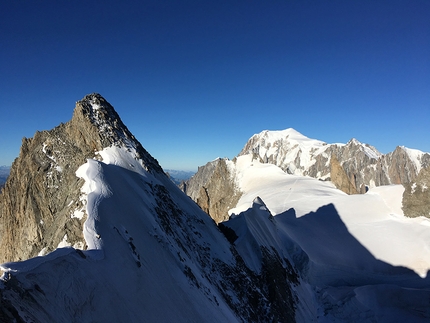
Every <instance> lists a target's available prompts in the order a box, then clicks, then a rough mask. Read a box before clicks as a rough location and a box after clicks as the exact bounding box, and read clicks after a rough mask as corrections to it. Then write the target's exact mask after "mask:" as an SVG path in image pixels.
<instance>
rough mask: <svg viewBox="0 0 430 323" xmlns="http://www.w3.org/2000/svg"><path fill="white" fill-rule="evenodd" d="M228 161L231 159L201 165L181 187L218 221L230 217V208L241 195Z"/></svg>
mask: <svg viewBox="0 0 430 323" xmlns="http://www.w3.org/2000/svg"><path fill="white" fill-rule="evenodd" d="M227 162H231V161H228V160H226V159H217V160H215V161H212V162H209V163H207V164H206V165H205V166H202V167H199V169H198V171H197V173H196V174H195V175H194V176H193V177H192V178H191V179H189V180H188V181H186V182H184V184H183V185H182V187H181V189H182V190H183V191H184V193H186V194H187V195H188V196H190V197H191V198H192V199H193V200H194V201H195V202H196V203H197V204H198V205H199V206H200V207H201V208H202V210H203V211H205V212H206V213H207V214H209V215H210V216H211V218H212V219H213V220H214V221H215V222H216V223H219V222H222V221H225V220H227V219H228V210H229V209H231V208H233V207H234V206H235V205H236V204H237V202H238V201H239V198H240V196H241V192H240V191H239V190H238V189H237V188H236V186H235V180H234V174H231V172H230V171H229V169H228V167H227Z"/></svg>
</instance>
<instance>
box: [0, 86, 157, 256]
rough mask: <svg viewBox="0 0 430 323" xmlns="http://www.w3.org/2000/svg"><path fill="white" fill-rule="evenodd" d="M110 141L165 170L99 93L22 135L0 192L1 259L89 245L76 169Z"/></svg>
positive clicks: (151, 166)
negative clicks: (52, 124)
mask: <svg viewBox="0 0 430 323" xmlns="http://www.w3.org/2000/svg"><path fill="white" fill-rule="evenodd" d="M111 145H117V146H119V145H124V146H126V147H128V148H134V151H135V152H136V156H135V157H136V158H138V159H141V160H142V161H143V163H144V164H145V167H146V168H147V169H148V170H150V171H155V172H162V169H161V167H160V166H159V165H158V163H157V161H156V160H155V159H153V158H152V157H151V156H150V155H149V154H148V153H147V152H146V151H145V149H144V148H143V147H142V146H141V144H140V143H139V142H138V141H137V140H135V138H134V136H133V135H132V134H131V133H130V131H129V130H128V129H127V127H126V126H125V125H124V124H123V122H122V121H121V119H120V117H119V116H118V114H117V113H116V111H115V109H114V108H113V107H112V106H111V105H110V104H109V103H108V102H107V101H106V100H105V99H104V98H103V97H102V96H101V95H99V94H90V95H87V96H85V97H84V98H83V99H82V100H80V101H78V102H76V106H75V109H74V112H73V117H72V119H71V120H70V121H69V122H67V123H64V124H60V125H59V126H58V127H56V128H54V129H52V130H49V131H40V132H36V134H35V135H34V137H33V138H24V139H23V140H22V146H21V150H20V154H19V157H18V158H17V159H16V160H15V161H14V163H13V165H12V168H11V172H10V176H9V178H8V180H7V182H6V183H5V187H4V189H3V191H2V194H1V195H0V232H1V234H0V249H1V250H2V252H1V253H0V262H5V261H16V260H23V259H27V258H30V257H34V256H37V255H44V254H46V253H48V252H50V251H53V250H55V249H56V248H57V247H58V246H75V247H77V248H85V240H84V237H83V235H82V225H83V222H84V221H85V219H86V214H85V206H84V205H83V203H82V200H81V187H82V185H83V181H82V179H79V178H77V177H76V174H75V173H76V170H77V169H78V167H79V166H80V165H82V164H83V163H85V161H86V160H87V158H96V159H97V158H99V156H98V155H97V152H98V151H101V150H103V148H105V147H109V146H111Z"/></svg>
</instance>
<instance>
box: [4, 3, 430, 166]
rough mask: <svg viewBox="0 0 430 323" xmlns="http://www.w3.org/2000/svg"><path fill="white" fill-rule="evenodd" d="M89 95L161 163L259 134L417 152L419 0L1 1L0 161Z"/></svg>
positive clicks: (423, 143) (426, 16)
mask: <svg viewBox="0 0 430 323" xmlns="http://www.w3.org/2000/svg"><path fill="white" fill-rule="evenodd" d="M92 92H98V93H100V94H102V95H103V96H104V97H105V98H106V99H107V100H108V101H109V102H110V103H111V104H112V105H113V106H114V107H115V108H116V110H117V111H118V113H119V114H120V116H121V118H122V120H123V121H124V123H125V124H126V125H127V126H128V128H129V129H130V130H131V132H132V133H133V134H134V135H135V136H136V137H137V139H138V140H139V141H140V142H141V143H142V145H143V146H144V147H145V148H146V149H147V150H148V151H149V152H150V153H151V154H152V155H153V156H154V157H155V158H157V159H158V160H159V162H160V164H161V165H162V166H163V167H164V168H170V169H180V170H196V169H197V166H199V165H203V164H205V163H206V162H207V161H210V160H212V159H215V158H216V157H229V158H233V157H234V156H235V155H237V154H238V153H239V151H240V150H241V149H242V147H243V146H244V145H245V143H246V141H247V140H248V138H249V137H251V136H252V135H253V134H254V133H258V132H260V131H262V130H266V129H268V130H281V129H285V128H289V127H292V128H295V129H296V130H298V131H299V132H301V133H303V134H304V135H306V136H308V137H311V138H316V139H320V140H323V141H326V142H329V143H333V142H344V143H346V142H347V141H348V140H349V139H350V138H352V137H355V138H357V139H358V140H360V141H362V142H365V143H369V144H372V145H374V146H375V147H376V148H377V149H378V150H380V151H381V152H383V153H387V152H389V151H392V150H394V149H395V147H396V146H397V145H404V146H407V147H410V148H416V149H420V150H423V151H427V152H429V151H430V1H427V0H423V1H414V0H410V1H396V0H389V1H388V0H387V1H373V0H368V1H366V0H360V1H358V0H357V1H353V0H351V1H344V0H341V1H335V0H320V1H302V0H300V1H299V0H296V1H293V0H284V1H253V0H250V1H234V0H229V1H186V0H185V1H110V0H104V1H95V0H74V1H48V0H47V1H28V0H26V1H18V0H14V1H2V3H1V4H0V118H1V119H0V120H1V123H0V124H1V128H0V129H1V130H0V165H9V164H11V163H12V161H13V159H14V158H15V157H17V156H18V153H19V148H20V145H21V139H22V137H24V136H25V137H32V136H33V135H34V133H35V131H36V130H47V129H51V128H53V127H54V126H56V125H58V124H59V123H60V122H66V121H68V120H70V118H71V117H72V112H73V108H74V105H75V102H76V101H78V100H80V99H81V98H82V97H83V96H84V95H86V94H88V93H92Z"/></svg>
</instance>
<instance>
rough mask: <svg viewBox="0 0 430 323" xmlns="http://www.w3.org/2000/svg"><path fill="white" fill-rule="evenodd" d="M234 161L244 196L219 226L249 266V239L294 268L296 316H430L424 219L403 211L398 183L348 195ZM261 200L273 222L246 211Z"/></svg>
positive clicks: (429, 226) (429, 229) (429, 228)
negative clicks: (302, 307) (231, 237)
mask: <svg viewBox="0 0 430 323" xmlns="http://www.w3.org/2000/svg"><path fill="white" fill-rule="evenodd" d="M235 167H236V168H235V169H234V171H235V174H236V178H237V185H239V187H240V189H241V190H242V192H243V195H242V197H241V199H240V200H239V203H238V206H237V207H236V208H234V209H232V210H230V214H231V220H229V221H228V222H226V223H223V225H225V226H228V227H230V228H232V229H233V230H234V231H235V232H236V234H237V235H238V238H237V240H236V241H235V245H236V248H237V250H238V251H239V253H240V254H241V255H242V257H243V258H244V259H245V262H247V263H248V264H249V266H251V267H252V268H254V270H258V268H259V264H260V260H259V257H258V254H257V255H256V254H252V252H251V251H250V250H249V248H250V246H251V245H254V247H252V250H256V247H255V245H259V246H267V245H270V246H271V247H274V248H275V249H276V250H277V253H278V254H280V255H283V257H285V258H288V259H290V260H291V262H292V263H293V264H294V266H295V267H296V268H298V269H299V273H300V277H301V284H300V285H299V286H301V287H300V288H301V289H300V291H299V296H298V298H299V299H300V301H299V302H298V303H299V304H302V305H303V304H306V309H307V310H304V311H301V310H298V311H297V313H296V314H297V319H298V320H303V321H305V322H306V321H310V320H314V319H316V316H319V319H318V320H317V321H319V322H333V321H335V322H344V321H345V320H347V321H354V322H367V321H371V320H375V321H378V322H393V321H405V322H406V321H407V322H414V321H417V322H420V321H422V322H424V321H426V320H428V319H430V307H429V306H430V303H429V302H428V297H429V296H430V277H428V275H427V272H428V270H429V269H430V248H429V241H430V221H429V219H427V218H422V217H420V218H414V219H411V218H406V217H404V216H403V213H402V210H401V200H402V193H403V187H402V186H401V185H391V186H383V187H378V188H374V189H372V190H370V191H369V192H368V193H366V194H362V195H347V194H345V193H343V192H341V191H339V190H337V189H336V188H334V187H333V185H332V184H331V183H328V182H322V181H318V180H315V179H312V178H309V177H301V176H294V175H288V174H286V173H284V172H283V171H282V170H281V169H280V168H278V167H276V166H274V165H270V164H262V163H259V162H258V161H255V160H252V156H250V155H245V156H241V157H238V158H237V161H236V164H235ZM257 197H258V198H257ZM256 198H257V200H256ZM261 205H264V209H267V212H270V213H271V214H272V215H273V216H274V217H273V219H272V221H271V223H272V224H271V226H268V225H267V223H268V221H267V220H264V221H263V220H262V219H261V218H263V219H265V218H267V214H266V215H263V216H261V215H260V218H259V217H256V216H255V211H253V212H254V213H252V214H254V216H251V215H250V214H251V213H250V212H251V210H256V209H261ZM257 213H258V212H257ZM270 213H269V214H270ZM260 214H261V212H260ZM256 219H259V220H258V222H257V223H258V224H256V223H255V221H256ZM238 223H241V224H240V225H238ZM262 223H266V225H262ZM268 228H270V229H268ZM306 284H308V286H309V288H310V289H312V290H313V293H311V295H313V296H309V290H308V289H306V288H304V287H303V286H306ZM314 297H315V298H314ZM312 309H313V310H312ZM315 313H318V314H315Z"/></svg>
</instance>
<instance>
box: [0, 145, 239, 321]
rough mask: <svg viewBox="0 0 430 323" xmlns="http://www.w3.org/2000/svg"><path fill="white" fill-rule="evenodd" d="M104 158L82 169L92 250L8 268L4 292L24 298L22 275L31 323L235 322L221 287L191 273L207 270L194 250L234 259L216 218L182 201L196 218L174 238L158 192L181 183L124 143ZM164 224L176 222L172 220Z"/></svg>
mask: <svg viewBox="0 0 430 323" xmlns="http://www.w3.org/2000/svg"><path fill="white" fill-rule="evenodd" d="M101 155H103V157H104V161H105V162H107V163H105V162H100V161H96V160H88V162H87V163H86V164H84V165H83V166H82V167H81V168H80V169H79V170H78V172H77V175H78V176H80V177H82V178H84V179H85V183H86V184H85V186H84V192H85V194H86V195H87V212H88V219H87V220H86V222H85V226H84V236H85V240H86V243H87V245H88V250H85V251H80V250H74V249H72V248H64V249H57V250H56V251H55V252H53V253H51V254H49V255H47V256H45V257H37V258H34V259H30V260H28V261H25V262H22V263H10V264H4V265H2V269H3V270H4V271H6V272H5V274H4V276H3V280H4V283H3V284H4V286H6V287H4V288H5V290H4V291H3V295H5V294H6V295H10V297H12V299H13V298H14V297H18V296H17V294H14V293H13V292H12V291H11V290H8V286H9V285H11V282H14V281H16V280H18V281H19V282H20V284H19V288H21V289H24V290H28V291H29V293H30V295H31V297H33V298H34V299H35V300H36V304H31V303H30V304H28V303H23V304H21V307H22V308H23V310H22V311H23V317H27V318H28V320H29V321H31V320H35V321H40V322H48V321H50V322H67V321H70V318H71V317H75V318H76V319H78V320H79V321H81V322H90V321H98V322H109V321H112V320H113V321H116V322H140V321H141V320H142V318H144V320H145V321H146V322H173V321H178V322H181V321H182V322H185V321H195V322H198V321H203V320H204V321H212V322H219V321H220V320H222V321H236V320H237V318H236V317H235V314H234V313H232V311H231V309H229V308H228V306H227V305H226V304H225V303H224V302H223V297H222V296H221V295H220V294H219V292H218V290H217V288H215V287H214V286H213V285H211V283H210V282H208V279H207V278H205V277H201V276H200V275H199V276H197V275H194V274H193V272H200V271H201V268H199V267H200V266H201V264H199V263H198V262H197V261H195V260H194V259H193V254H194V253H199V256H200V257H206V258H207V259H204V260H205V261H207V262H208V263H211V259H212V258H216V259H219V260H220V261H222V262H225V263H226V264H233V263H234V259H233V257H232V255H231V254H230V253H229V247H228V243H227V241H226V240H225V239H223V237H222V236H221V235H220V233H219V232H218V231H217V230H216V228H215V226H214V225H213V224H212V223H211V220H210V219H209V218H208V217H205V216H202V214H201V212H199V210H198V209H197V208H196V207H195V206H194V205H192V204H191V203H188V205H186V204H185V203H183V202H181V201H180V202H179V203H183V204H184V205H181V206H180V207H181V210H187V211H188V212H189V214H190V216H189V219H188V221H189V223H188V228H187V232H183V234H184V235H185V234H186V237H185V236H183V237H176V238H178V239H180V238H183V239H184V240H183V241H182V242H181V243H180V244H178V243H175V242H174V241H172V237H169V236H168V235H167V234H166V233H165V232H164V230H163V227H162V224H161V223H159V222H157V221H160V219H157V217H156V216H154V214H156V211H155V210H156V208H157V207H160V206H159V205H158V202H157V198H158V197H157V195H156V194H153V193H152V189H153V188H154V187H156V186H157V185H158V186H160V189H161V187H165V186H164V185H171V186H168V189H169V191H173V192H175V191H174V187H175V186H174V185H173V184H170V182H169V180H168V179H163V178H162V176H161V175H158V176H154V175H152V174H150V173H148V172H146V171H145V170H144V169H143V168H142V167H141V166H140V167H139V163H138V162H137V161H136V160H134V159H133V158H129V156H130V154H129V153H128V152H127V150H126V149H124V148H117V147H111V148H109V149H106V150H105V151H103V152H101ZM129 169H132V171H130V170H129ZM157 177H159V178H157ZM160 178H161V180H160ZM162 181H164V183H163V182H162ZM177 194H178V195H179V194H180V193H179V192H178V193H177ZM173 205H174V204H173ZM177 216H180V214H178V215H177ZM164 225H165V226H169V225H171V224H170V223H168V221H167V220H166V223H164ZM172 229H173V228H172ZM182 229H184V228H181V229H180V228H178V232H180V231H181V230H182ZM203 234H204V239H202V238H201V236H202V235H203ZM203 249H204V250H205V252H203V251H202V250H203ZM187 274H188V276H187ZM12 290H13V289H12ZM17 301H18V299H17ZM94 309H99V310H96V311H95V310H94ZM101 309H103V310H101Z"/></svg>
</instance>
